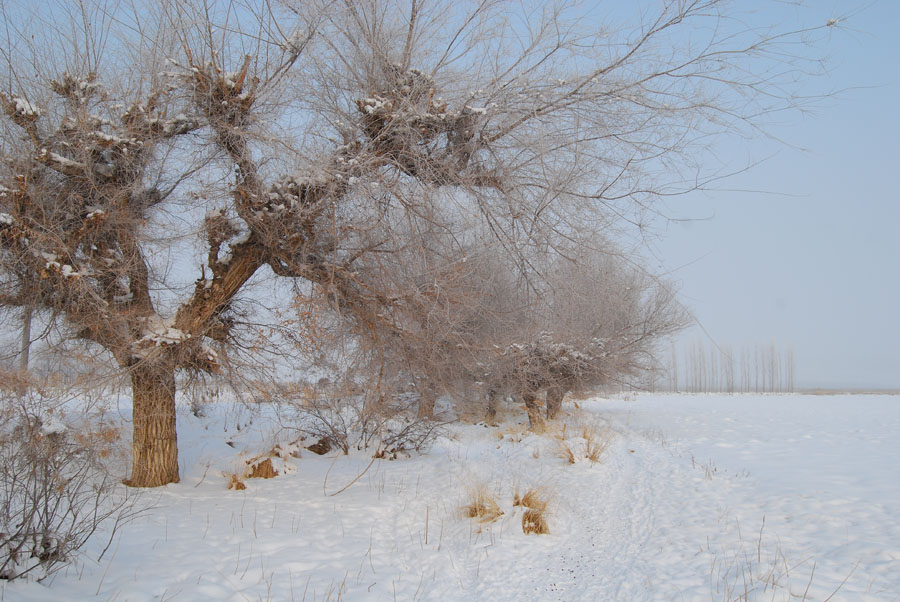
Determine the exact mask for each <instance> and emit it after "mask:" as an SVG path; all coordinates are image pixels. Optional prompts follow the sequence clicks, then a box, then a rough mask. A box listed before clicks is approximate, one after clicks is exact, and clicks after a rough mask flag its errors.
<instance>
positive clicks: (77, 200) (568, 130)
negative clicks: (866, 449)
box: [0, 0, 826, 486]
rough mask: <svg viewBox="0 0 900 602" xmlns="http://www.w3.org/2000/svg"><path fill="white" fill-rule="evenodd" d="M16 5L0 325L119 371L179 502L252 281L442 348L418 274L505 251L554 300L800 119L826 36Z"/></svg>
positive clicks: (466, 12) (714, 9)
mask: <svg viewBox="0 0 900 602" xmlns="http://www.w3.org/2000/svg"><path fill="white" fill-rule="evenodd" d="M11 6H12V5H11V4H8V3H7V4H4V7H5V8H4V10H6V15H5V16H6V20H7V23H8V28H7V30H6V31H7V33H6V34H5V36H6V37H5V39H4V44H3V48H4V50H3V62H4V63H5V66H6V69H5V74H4V79H3V82H2V84H0V89H2V94H0V108H2V110H3V112H4V114H5V115H6V122H5V125H4V129H3V130H2V142H0V144H2V174H0V180H2V185H3V189H2V199H0V202H2V212H0V241H2V259H0V265H2V274H3V276H2V277H3V293H2V296H0V301H2V304H3V305H5V306H20V307H33V308H34V309H35V310H36V311H38V312H41V314H42V316H43V317H42V319H49V320H51V321H58V322H59V323H60V324H64V325H65V327H66V328H67V332H68V333H69V335H70V336H71V337H74V338H78V339H81V340H84V341H87V342H89V343H90V344H94V345H99V346H101V347H102V348H104V349H105V350H107V351H108V353H109V355H110V357H111V359H112V360H113V361H114V362H115V363H116V364H117V365H118V366H119V367H121V368H122V369H124V370H126V371H127V373H128V375H129V377H130V380H131V386H132V390H133V396H134V464H133V468H132V477H131V480H130V483H131V484H132V485H135V486H157V485H163V484H166V483H170V482H173V481H177V480H178V465H177V445H176V438H175V406H174V400H175V388H176V378H175V376H176V372H178V371H187V372H192V371H201V372H216V371H217V370H220V369H221V367H222V366H223V365H225V364H226V363H227V358H228V356H227V350H228V349H229V347H230V346H233V345H234V344H235V343H236V342H238V341H235V334H236V333H237V332H240V329H239V328H238V327H239V325H240V321H241V320H240V316H239V315H237V312H235V310H234V308H235V306H236V304H238V303H239V294H240V293H241V291H242V290H246V287H247V286H248V285H250V284H252V283H253V282H254V281H255V279H258V278H260V277H261V276H265V275H272V274H274V275H276V276H279V277H284V278H291V279H298V280H299V281H305V282H308V283H310V286H311V287H312V290H314V291H315V294H317V295H320V296H321V297H322V298H323V299H325V300H327V302H328V303H330V306H331V307H332V308H334V310H335V311H336V312H338V313H339V315H340V316H342V322H341V323H342V324H345V325H346V327H347V328H351V329H355V331H356V332H364V331H368V332H370V333H374V336H377V337H378V339H377V340H378V341H380V342H384V341H385V340H387V339H390V338H394V339H399V340H402V339H404V338H408V337H412V336H414V335H415V328H427V327H428V325H427V324H426V325H424V326H423V325H422V324H419V325H418V326H415V327H414V326H413V323H412V322H411V321H410V320H409V319H408V314H407V313H405V312H399V311H395V310H396V309H397V308H398V307H400V306H402V305H403V304H415V303H417V301H416V299H415V296H416V295H426V292H423V291H427V290H428V288H429V287H427V286H425V287H424V288H422V287H416V288H414V289H403V288H400V287H399V286H398V283H399V282H401V281H403V279H399V280H398V279H396V278H393V277H392V276H391V271H392V270H394V269H395V267H396V266H398V265H400V264H399V263H398V258H401V257H409V256H414V255H416V254H422V256H423V257H425V256H432V257H447V258H451V257H453V256H454V255H457V256H458V255H459V254H458V253H457V251H458V249H459V248H462V247H465V246H466V245H468V244H469V243H470V242H471V240H472V238H473V237H475V236H481V237H489V238H490V240H491V241H492V243H491V244H492V245H493V246H494V247H495V248H498V249H501V250H502V256H503V260H502V265H503V266H504V267H505V269H508V270H510V272H511V273H512V274H513V280H514V281H515V282H517V283H524V288H525V290H528V289H529V288H531V289H532V291H533V292H535V293H539V292H540V287H541V282H542V279H541V278H540V275H541V273H542V271H544V270H546V269H547V268H548V267H550V266H553V265H556V264H557V260H558V259H559V257H561V256H562V254H563V253H566V252H568V251H569V250H571V246H572V245H571V243H572V241H573V240H578V241H580V243H582V244H584V243H585V242H586V241H589V240H590V236H584V234H585V233H598V232H613V231H614V228H616V227H619V226H621V225H623V224H626V223H632V224H636V225H638V226H640V225H641V224H642V223H643V218H644V216H645V215H646V213H647V212H648V211H652V210H653V202H654V200H655V199H656V198H658V197H660V196H667V195H671V194H677V193H679V192H684V191H686V190H690V189H695V188H697V187H699V186H703V185H704V184H705V183H706V182H707V181H708V180H709V179H710V178H715V177H717V176H718V175H719V174H718V173H716V172H715V171H713V172H712V173H709V172H706V171H705V170H702V169H700V170H699V171H698V168H697V165H695V160H696V159H697V158H698V157H700V156H702V148H704V146H703V145H705V144H707V143H708V140H709V138H710V136H714V135H716V134H720V133H723V132H733V131H735V130H740V131H744V132H746V133H751V132H754V131H755V128H756V127H757V126H758V125H759V123H760V117H761V116H764V115H766V114H768V113H771V112H772V111H777V110H781V109H785V108H791V107H795V106H796V105H797V103H798V100H797V97H796V96H795V95H793V91H794V89H795V87H796V86H795V84H796V81H797V75H798V74H799V73H805V72H807V71H808V70H809V69H815V68H816V67H817V64H816V63H815V62H814V61H808V62H804V61H803V59H802V55H798V54H796V53H795V52H794V51H793V50H792V49H793V48H795V46H793V45H794V44H796V43H798V42H806V41H807V40H808V38H809V37H810V36H814V35H815V32H816V31H819V30H822V31H824V28H825V27H826V23H825V21H824V19H823V22H822V23H821V24H819V25H817V26H815V27H812V28H808V29H799V30H785V31H781V30H777V29H772V28H765V29H754V28H748V27H747V26H744V25H742V24H741V21H740V19H738V18H733V17H734V15H733V11H735V10H736V9H734V8H733V7H731V5H730V4H729V3H727V2H724V1H721V0H689V1H679V2H673V1H666V2H661V3H659V4H654V5H653V6H654V11H653V12H647V11H641V12H640V13H639V14H638V15H636V17H635V19H636V21H635V22H634V23H633V25H632V26H628V27H622V28H620V29H614V30H609V31H608V30H604V29H602V28H599V27H598V26H597V24H596V23H586V20H585V19H584V18H583V16H584V15H581V14H579V13H578V12H577V7H570V6H568V5H566V4H563V3H559V4H543V3H539V4H537V5H535V6H521V5H518V4H508V3H505V2H501V1H499V0H497V1H492V0H483V1H480V2H471V3H469V2H464V3H458V2H440V1H436V2H424V1H420V0H412V1H411V2H407V1H403V0H387V1H383V2H382V1H377V0H373V1H371V2H350V1H346V2H331V1H328V2H325V1H321V2H319V1H315V0H314V1H308V2H291V1H286V2H281V3H275V2H264V3H252V2H251V3H242V2H238V1H236V0H233V1H230V2H228V1H223V2H215V1H213V0H205V1H204V0H195V1H188V2H161V3H146V4H141V3H138V4H135V5H133V6H131V7H128V6H126V5H124V4H120V3H108V4H107V3H103V2H100V1H99V0H98V2H89V1H88V0H83V1H82V2H75V3H72V2H59V3H58V6H56V7H55V8H53V9H52V10H51V9H48V8H47V7H43V9H42V10H43V11H44V12H43V13H42V15H44V16H40V17H39V16H37V15H35V14H34V13H33V12H29V11H28V10H27V9H26V8H25V7H23V6H19V7H15V8H10V7H11ZM17 32H22V33H17ZM32 34H37V36H38V37H32ZM698 153H699V154H698ZM576 234H581V235H579V236H576ZM198 249H199V252H198ZM425 249H427V250H428V251H427V253H425V251H424V250H425ZM447 265H452V261H451V262H450V263H449V264H447ZM441 269H442V270H444V272H445V273H444V276H446V277H448V278H451V279H452V277H453V270H452V269H449V271H448V268H446V266H445V267H442V268H441ZM428 273H429V271H428V269H425V270H423V274H428ZM431 289H432V292H430V293H427V294H428V295H432V296H433V299H434V301H433V302H434V303H435V304H436V306H440V304H441V303H445V304H453V303H454V300H453V299H451V298H447V299H446V300H442V297H441V295H440V294H439V292H437V289H436V288H435V287H431ZM648 307H653V304H652V303H651V304H650V305H649V306H648Z"/></svg>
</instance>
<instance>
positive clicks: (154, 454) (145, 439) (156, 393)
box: [125, 362, 178, 487]
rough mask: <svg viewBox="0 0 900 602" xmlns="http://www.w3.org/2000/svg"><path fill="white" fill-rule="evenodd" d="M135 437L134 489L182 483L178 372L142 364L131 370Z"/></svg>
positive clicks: (166, 366) (131, 483)
mask: <svg viewBox="0 0 900 602" xmlns="http://www.w3.org/2000/svg"><path fill="white" fill-rule="evenodd" d="M131 390H132V396H133V403H134V420H133V424H134V434H133V437H132V449H133V454H134V457H133V460H132V469H131V479H129V480H128V481H126V482H125V484H126V485H129V486H131V487H159V486H161V485H167V484H169V483H177V482H178V443H177V441H176V438H175V368H174V366H173V365H171V364H169V363H167V362H163V363H147V364H139V365H137V366H135V367H133V368H132V370H131Z"/></svg>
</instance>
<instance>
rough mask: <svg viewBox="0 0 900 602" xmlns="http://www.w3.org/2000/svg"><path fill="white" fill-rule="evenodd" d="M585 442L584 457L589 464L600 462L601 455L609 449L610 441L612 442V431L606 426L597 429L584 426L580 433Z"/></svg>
mask: <svg viewBox="0 0 900 602" xmlns="http://www.w3.org/2000/svg"><path fill="white" fill-rule="evenodd" d="M582 437H583V438H584V441H585V446H584V457H585V458H587V459H588V460H590V461H591V462H594V463H596V462H600V461H601V460H602V459H603V454H605V453H606V450H607V449H609V444H610V441H612V431H610V428H609V427H608V426H606V427H603V428H602V429H599V430H598V429H597V428H596V427H594V426H586V427H584V430H583V432H582Z"/></svg>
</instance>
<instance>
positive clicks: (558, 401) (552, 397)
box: [547, 387, 566, 420]
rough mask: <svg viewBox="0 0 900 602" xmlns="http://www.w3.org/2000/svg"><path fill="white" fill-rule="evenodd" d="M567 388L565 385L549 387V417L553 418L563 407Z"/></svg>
mask: <svg viewBox="0 0 900 602" xmlns="http://www.w3.org/2000/svg"><path fill="white" fill-rule="evenodd" d="M565 396H566V390H565V389H564V388H563V387H550V388H549V389H547V418H548V419H549V420H553V419H554V418H556V414H558V413H559V410H560V408H562V402H563V398H564V397H565Z"/></svg>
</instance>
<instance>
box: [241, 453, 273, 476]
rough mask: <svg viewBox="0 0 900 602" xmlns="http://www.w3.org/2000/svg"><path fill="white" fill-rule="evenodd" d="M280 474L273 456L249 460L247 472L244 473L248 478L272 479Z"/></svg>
mask: <svg viewBox="0 0 900 602" xmlns="http://www.w3.org/2000/svg"><path fill="white" fill-rule="evenodd" d="M277 476H278V471H276V470H275V467H274V466H273V465H272V458H269V457H266V458H254V459H253V460H250V461H248V462H247V473H246V474H245V475H244V477H245V478H248V479H271V478H274V477H277Z"/></svg>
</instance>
